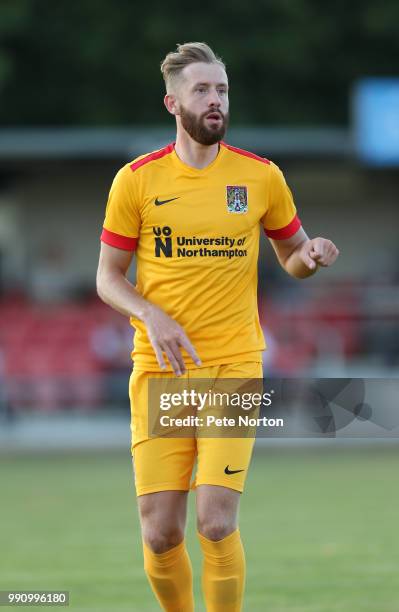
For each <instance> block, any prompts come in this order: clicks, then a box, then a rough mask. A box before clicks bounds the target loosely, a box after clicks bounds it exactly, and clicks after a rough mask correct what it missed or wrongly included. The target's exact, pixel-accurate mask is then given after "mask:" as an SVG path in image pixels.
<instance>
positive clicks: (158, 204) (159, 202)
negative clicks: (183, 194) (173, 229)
mask: <svg viewBox="0 0 399 612" xmlns="http://www.w3.org/2000/svg"><path fill="white" fill-rule="evenodd" d="M178 199H179V198H178V197H177V198H170V200H158V198H156V199H155V206H162V204H167V203H168V202H173V200H178Z"/></svg>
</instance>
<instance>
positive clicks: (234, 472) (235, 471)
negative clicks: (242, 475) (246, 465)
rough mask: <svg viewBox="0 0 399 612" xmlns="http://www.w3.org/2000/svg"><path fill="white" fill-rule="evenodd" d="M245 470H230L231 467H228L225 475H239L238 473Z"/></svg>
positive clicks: (225, 469)
mask: <svg viewBox="0 0 399 612" xmlns="http://www.w3.org/2000/svg"><path fill="white" fill-rule="evenodd" d="M243 471H244V470H229V466H228V465H226V467H225V468H224V473H225V474H238V472H243Z"/></svg>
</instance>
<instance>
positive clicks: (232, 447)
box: [192, 438, 255, 493]
mask: <svg viewBox="0 0 399 612" xmlns="http://www.w3.org/2000/svg"><path fill="white" fill-rule="evenodd" d="M254 442H255V439H254V438H198V440H197V452H198V457H197V472H196V475H195V480H194V482H193V485H192V488H193V489H194V488H196V487H199V486H200V485H204V484H208V485H219V486H221V487H228V488H229V489H234V490H235V491H239V492H240V493H242V492H243V490H244V486H245V480H246V477H247V474H248V469H249V465H250V462H251V457H252V451H253V446H254Z"/></svg>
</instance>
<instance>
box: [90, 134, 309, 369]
mask: <svg viewBox="0 0 399 612" xmlns="http://www.w3.org/2000/svg"><path fill="white" fill-rule="evenodd" d="M300 225H301V223H300V220H299V218H298V216H297V214H296V208H295V205H294V202H293V198H292V194H291V191H290V189H289V187H288V186H287V184H286V182H285V179H284V176H283V174H282V172H281V170H280V169H279V168H278V166H277V165H276V164H274V163H273V162H271V161H269V160H267V159H265V158H262V157H259V156H258V155H255V154H254V153H250V152H248V151H244V150H242V149H238V148H236V147H232V146H230V145H228V144H226V143H224V142H221V143H220V147H219V152H218V155H217V156H216V158H215V159H214V161H213V162H212V163H211V164H209V165H208V166H206V167H205V168H202V169H197V168H193V167H191V166H188V165H187V164H185V163H184V162H183V161H182V160H181V159H180V158H179V157H178V155H177V154H176V151H175V148H174V143H172V144H169V145H168V146H166V147H165V148H163V149H160V150H158V151H155V152H153V153H149V154H147V155H142V156H140V157H138V158H137V159H135V160H134V161H133V162H130V163H128V164H126V165H125V166H123V167H122V168H121V169H120V170H119V172H118V173H117V174H116V176H115V178H114V181H113V183H112V186H111V190H110V194H109V198H108V203H107V208H106V214H105V221H104V227H103V231H102V234H101V240H102V241H103V242H105V243H107V244H109V245H111V246H113V247H116V248H119V249H124V250H129V251H136V255H137V286H136V288H137V291H138V292H139V293H140V294H141V295H142V296H143V297H144V298H145V299H147V300H148V301H150V302H152V303H154V304H157V305H158V306H160V307H161V308H162V309H163V310H164V311H165V312H167V313H168V314H169V315H170V316H171V317H172V318H173V319H175V320H176V321H177V322H178V323H179V324H180V325H181V326H182V327H183V328H184V330H185V332H186V334H187V336H188V338H189V340H190V341H191V343H192V344H193V345H194V347H195V349H196V351H197V353H198V355H199V357H200V359H201V361H202V365H203V366H204V367H206V366H210V365H216V364H227V363H235V362H244V361H260V360H261V351H262V350H264V348H265V341H264V337H263V333H262V329H261V326H260V323H259V317H258V306H257V260H258V252H259V237H260V230H261V228H263V229H264V231H265V232H266V234H267V235H268V236H269V237H271V238H273V239H284V238H289V237H290V236H292V235H293V234H295V233H296V232H297V231H298V229H299V227H300ZM131 324H132V325H133V327H134V328H135V329H136V333H135V338H134V350H133V351H132V358H133V360H134V365H135V368H137V369H139V370H147V371H160V370H161V368H160V366H159V364H158V362H157V359H156V357H155V353H154V350H153V348H152V346H151V344H150V341H149V339H148V335H147V333H146V328H145V325H144V324H143V322H142V321H140V320H137V319H135V318H134V317H132V318H131ZM181 350H182V353H183V357H184V361H185V364H186V367H187V368H194V367H197V366H196V365H195V363H194V362H193V360H192V359H191V357H190V356H189V355H188V354H187V353H186V351H184V350H183V349H181ZM168 369H169V370H171V369H172V368H171V367H170V366H169V365H168Z"/></svg>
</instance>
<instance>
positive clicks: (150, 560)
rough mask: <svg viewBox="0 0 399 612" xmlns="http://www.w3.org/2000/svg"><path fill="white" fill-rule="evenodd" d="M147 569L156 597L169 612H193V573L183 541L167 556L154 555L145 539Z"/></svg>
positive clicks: (164, 554)
mask: <svg viewBox="0 0 399 612" xmlns="http://www.w3.org/2000/svg"><path fill="white" fill-rule="evenodd" d="M143 553H144V569H145V572H146V574H147V578H148V580H149V581H150V584H151V587H152V590H153V591H154V594H155V597H156V598H157V599H158V601H159V603H160V604H161V607H162V609H163V610H166V611H167V612H193V611H194V596H193V572H192V567H191V561H190V557H189V556H188V552H187V549H186V544H185V541H184V540H183V541H182V542H180V544H178V545H177V546H174V547H173V548H171V549H170V550H167V551H166V552H164V553H154V552H153V551H152V550H151V548H150V547H149V546H147V544H146V543H145V542H144V540H143Z"/></svg>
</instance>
